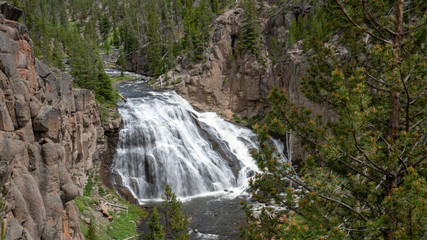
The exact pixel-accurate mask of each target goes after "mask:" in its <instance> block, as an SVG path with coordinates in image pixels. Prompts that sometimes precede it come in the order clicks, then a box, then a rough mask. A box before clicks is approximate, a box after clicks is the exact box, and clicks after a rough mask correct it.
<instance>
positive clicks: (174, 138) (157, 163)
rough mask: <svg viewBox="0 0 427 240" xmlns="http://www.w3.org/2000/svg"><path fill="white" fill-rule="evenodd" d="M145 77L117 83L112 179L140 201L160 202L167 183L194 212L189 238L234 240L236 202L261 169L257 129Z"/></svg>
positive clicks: (239, 219) (239, 218)
mask: <svg viewBox="0 0 427 240" xmlns="http://www.w3.org/2000/svg"><path fill="white" fill-rule="evenodd" d="M145 81H146V80H139V81H132V82H123V83H119V84H117V85H116V87H117V88H118V90H119V92H120V93H121V94H122V95H123V96H124V97H125V98H126V99H127V102H125V103H122V104H120V105H119V112H120V114H121V116H122V118H123V123H124V125H123V128H122V130H121V131H120V134H119V142H118V145H117V148H116V154H115V157H114V160H113V165H112V168H111V169H112V182H113V183H114V184H115V185H116V186H120V187H126V188H127V189H128V190H129V191H130V193H131V194H132V195H133V197H134V198H135V199H137V200H138V202H139V203H140V204H141V205H145V206H154V205H158V204H159V202H160V200H161V195H162V194H163V192H164V188H165V185H166V184H168V185H169V186H171V188H172V190H173V191H174V192H175V194H176V195H177V196H178V197H179V198H180V199H181V201H183V203H184V204H183V208H184V212H186V213H189V215H190V217H191V220H190V233H191V239H237V238H238V226H239V225H240V224H244V214H243V212H241V211H240V207H239V204H238V201H239V198H240V197H241V194H242V193H245V190H246V188H247V186H248V179H249V178H250V177H252V176H253V174H254V173H255V172H256V171H258V168H257V166H256V163H255V162H254V160H253V159H252V158H251V156H250V154H249V150H250V149H252V148H256V146H257V144H256V135H255V134H254V133H253V132H252V131H251V130H249V129H247V128H244V127H241V126H237V125H234V124H232V123H229V122H227V121H224V120H223V119H221V118H220V117H219V116H218V115H216V114H215V113H210V112H198V111H196V110H195V109H194V108H193V107H192V106H191V105H190V104H189V103H188V102H187V101H186V100H185V99H183V98H182V97H180V96H179V95H178V94H176V93H175V92H174V91H169V90H155V89H152V88H150V87H148V86H147V85H146V84H145ZM277 144H278V145H279V146H278V147H279V148H283V147H282V145H281V144H279V143H277ZM143 228H144V226H141V229H143Z"/></svg>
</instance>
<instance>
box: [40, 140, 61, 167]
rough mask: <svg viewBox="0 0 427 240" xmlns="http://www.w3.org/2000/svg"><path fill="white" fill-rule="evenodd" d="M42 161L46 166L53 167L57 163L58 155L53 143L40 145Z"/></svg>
mask: <svg viewBox="0 0 427 240" xmlns="http://www.w3.org/2000/svg"><path fill="white" fill-rule="evenodd" d="M42 159H43V162H44V163H45V164H47V165H54V164H56V163H57V162H58V161H59V154H58V150H57V148H56V144H55V143H45V144H43V145H42Z"/></svg>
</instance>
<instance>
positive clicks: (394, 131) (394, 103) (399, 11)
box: [390, 0, 405, 139]
mask: <svg viewBox="0 0 427 240" xmlns="http://www.w3.org/2000/svg"><path fill="white" fill-rule="evenodd" d="M404 3H405V1H404V0H396V5H395V15H396V21H395V23H394V27H395V31H396V34H395V35H394V46H393V47H394V53H395V57H396V60H397V61H398V63H399V62H400V61H401V54H402V51H401V48H402V27H403V6H404ZM399 77H400V80H401V81H403V79H402V76H399ZM398 89H399V87H398V86H395V89H393V92H392V93H391V94H390V98H391V99H390V104H391V114H390V127H391V128H390V135H391V136H392V137H393V138H394V139H396V138H398V137H399V115H400V93H399V91H398Z"/></svg>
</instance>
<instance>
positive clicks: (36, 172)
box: [0, 15, 102, 240]
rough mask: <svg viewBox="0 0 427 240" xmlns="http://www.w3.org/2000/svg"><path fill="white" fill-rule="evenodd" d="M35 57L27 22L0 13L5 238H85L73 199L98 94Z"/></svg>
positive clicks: (92, 146) (83, 171)
mask: <svg viewBox="0 0 427 240" xmlns="http://www.w3.org/2000/svg"><path fill="white" fill-rule="evenodd" d="M72 85H73V84H72V79H71V77H70V76H69V75H68V74H67V73H62V72H61V71H59V70H57V69H49V68H48V67H47V66H46V65H44V64H43V63H42V62H40V61H39V60H37V59H35V58H34V55H33V50H32V41H31V39H30V38H29V34H28V32H27V30H26V27H25V26H24V25H21V24H18V23H16V22H14V21H11V20H5V19H4V17H3V16H2V15H1V16H0V185H1V189H2V191H1V193H0V197H1V200H2V201H5V202H6V203H7V209H6V211H5V214H4V215H5V216H6V217H5V220H4V221H5V225H6V238H5V239H8V240H14V239H84V237H83V235H82V233H81V231H80V223H79V219H78V209H77V207H76V206H75V205H74V203H73V202H72V201H71V200H72V199H74V198H75V197H76V196H77V195H78V194H79V193H81V192H82V188H83V186H84V184H85V181H86V179H87V176H86V175H87V173H88V170H89V169H90V168H91V167H92V155H93V153H94V152H95V151H96V145H97V139H98V136H99V134H100V133H102V130H100V125H101V124H100V116H99V113H100V112H99V109H98V105H97V104H96V102H95V97H94V94H93V93H92V92H91V91H89V90H85V89H74V88H73V87H72Z"/></svg>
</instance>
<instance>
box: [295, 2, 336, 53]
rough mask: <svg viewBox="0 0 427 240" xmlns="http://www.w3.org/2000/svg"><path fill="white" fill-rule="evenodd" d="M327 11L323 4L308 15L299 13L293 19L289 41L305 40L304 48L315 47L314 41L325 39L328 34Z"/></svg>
mask: <svg viewBox="0 0 427 240" xmlns="http://www.w3.org/2000/svg"><path fill="white" fill-rule="evenodd" d="M327 26H328V24H327V21H326V12H325V10H324V7H323V6H318V7H317V8H316V9H314V10H312V11H311V12H310V13H309V14H307V15H303V16H302V15H299V16H298V17H297V18H295V19H294V20H293V21H292V24H291V26H290V29H289V38H288V41H289V42H290V43H291V44H294V43H296V42H297V41H299V40H304V50H305V51H307V50H308V49H310V48H312V47H313V41H315V40H316V39H324V38H325V37H326V35H327V34H328V29H327Z"/></svg>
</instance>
